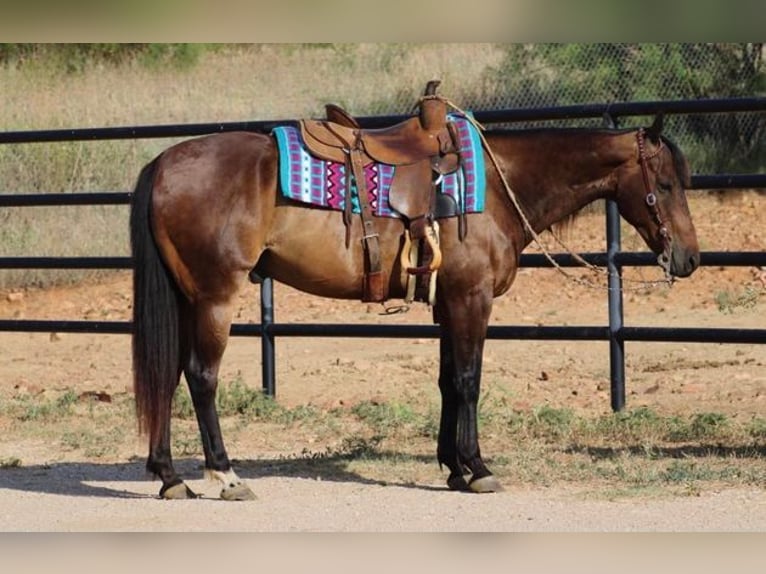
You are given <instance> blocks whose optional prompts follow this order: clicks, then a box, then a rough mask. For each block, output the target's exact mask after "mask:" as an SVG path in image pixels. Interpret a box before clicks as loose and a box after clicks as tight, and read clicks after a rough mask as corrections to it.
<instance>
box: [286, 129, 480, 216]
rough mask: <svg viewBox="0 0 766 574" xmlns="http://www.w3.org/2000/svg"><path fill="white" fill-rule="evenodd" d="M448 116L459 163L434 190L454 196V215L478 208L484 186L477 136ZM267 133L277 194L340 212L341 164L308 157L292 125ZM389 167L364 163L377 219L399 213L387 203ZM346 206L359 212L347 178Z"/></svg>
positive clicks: (343, 183)
mask: <svg viewBox="0 0 766 574" xmlns="http://www.w3.org/2000/svg"><path fill="white" fill-rule="evenodd" d="M448 120H449V121H450V122H453V123H454V125H455V127H456V128H457V134H458V138H459V140H460V164H461V166H460V169H458V170H457V171H455V172H454V173H451V174H448V175H445V176H443V177H442V179H441V182H440V183H439V185H438V190H439V191H440V192H441V193H443V194H446V195H448V196H449V197H451V198H452V199H453V200H454V202H455V204H456V206H457V214H465V213H478V212H481V211H483V210H484V193H485V187H486V181H485V175H484V154H483V151H482V146H481V138H480V136H479V134H478V132H477V130H476V127H474V125H473V124H472V123H471V122H469V121H468V120H466V119H465V118H464V117H463V116H460V115H456V114H450V115H449V116H448ZM272 133H273V135H274V137H275V138H276V141H277V146H278V149H279V182H280V188H281V191H282V194H283V195H284V196H285V197H287V198H288V199H292V200H294V201H299V202H302V203H307V204H311V205H314V206H318V207H325V208H329V209H336V210H341V211H342V210H343V208H344V206H345V201H346V198H345V194H346V187H347V186H346V178H347V177H349V176H350V175H351V174H347V173H346V166H345V165H344V164H343V163H335V162H331V161H325V160H321V159H318V158H316V157H313V156H311V155H310V154H309V153H308V151H307V150H306V148H305V146H304V145H303V141H302V139H301V134H300V131H299V130H298V129H297V128H295V127H292V126H280V127H277V128H275V129H274V130H273V132H272ZM395 169H396V168H395V166H392V165H387V164H382V163H374V162H373V163H369V164H367V165H366V166H364V172H365V175H366V177H367V182H366V183H367V190H368V193H369V203H370V207H371V209H372V211H373V213H374V214H375V215H376V216H378V217H401V215H400V214H399V213H397V212H396V210H394V209H393V208H392V207H391V206H390V204H389V202H388V193H389V190H390V188H391V181H392V179H393V176H394V171H395ZM351 206H352V210H353V211H354V212H355V213H359V199H358V196H357V192H356V185H355V184H354V182H353V177H352V182H351Z"/></svg>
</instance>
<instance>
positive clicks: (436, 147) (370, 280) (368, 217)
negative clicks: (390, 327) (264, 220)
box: [300, 80, 460, 303]
mask: <svg viewBox="0 0 766 574" xmlns="http://www.w3.org/2000/svg"><path fill="white" fill-rule="evenodd" d="M439 83H440V82H439V81H438V80H432V81H430V82H428V84H427V85H426V89H425V92H424V95H423V97H422V98H421V100H420V110H419V114H418V115H417V116H413V117H411V118H408V119H406V120H404V121H402V122H401V123H398V124H396V125H393V126H390V127H385V128H380V129H362V128H361V127H360V126H359V123H358V122H357V121H356V120H355V119H354V118H353V117H352V116H351V115H350V114H349V113H348V112H346V111H345V110H344V109H343V108H341V107H339V106H337V105H335V104H328V105H327V106H326V112H327V119H326V120H301V121H300V130H301V135H302V137H303V141H304V143H305V145H306V147H307V148H308V150H309V152H310V153H312V154H313V155H315V156H316V157H319V158H321V159H324V160H326V161H332V162H339V163H344V164H345V165H346V173H347V174H352V175H353V178H354V181H355V182H356V189H357V194H358V199H359V207H360V215H361V220H362V227H363V237H362V244H363V247H364V253H365V276H364V290H363V297H362V300H363V301H368V302H381V301H384V300H385V299H386V297H387V294H388V283H389V278H388V277H387V276H386V272H385V271H384V270H383V269H382V267H381V261H380V244H379V236H378V233H377V232H376V231H375V222H374V219H373V214H372V209H371V207H370V204H369V198H368V189H367V183H366V177H365V172H364V167H365V166H366V165H368V164H369V163H371V162H378V163H384V164H388V165H392V166H395V169H394V176H393V180H392V182H391V189H390V192H389V203H390V205H391V207H392V208H393V209H394V210H396V211H397V212H398V213H399V214H401V216H402V218H403V219H404V221H405V226H406V228H407V229H406V231H405V236H404V247H403V249H402V255H401V265H402V269H405V270H406V271H407V273H408V286H407V297H406V298H405V300H407V301H408V302H409V301H412V300H413V299H414V298H416V297H418V298H421V299H424V300H425V298H426V297H425V296H424V295H423V290H424V289H426V290H427V291H428V301H429V302H430V303H433V297H434V289H435V277H436V270H437V269H438V268H439V266H440V265H441V252H440V250H439V239H438V224H437V223H436V221H435V219H436V211H437V194H436V183H435V179H434V178H437V180H438V178H439V176H440V175H445V174H448V173H452V172H453V171H455V170H456V169H458V167H459V166H460V155H459V151H458V150H459V145H458V143H457V142H458V139H457V135H456V133H455V131H454V128H453V126H452V124H450V123H449V122H448V121H447V103H446V101H445V100H444V99H443V98H441V97H439V96H437V95H436V88H437V87H438V85H439ZM346 179H347V188H346V195H345V197H346V201H345V205H344V213H343V221H344V223H345V225H346V246H348V244H349V225H350V223H351V203H352V202H351V201H350V197H351V178H350V177H347V178H346ZM416 290H417V293H416Z"/></svg>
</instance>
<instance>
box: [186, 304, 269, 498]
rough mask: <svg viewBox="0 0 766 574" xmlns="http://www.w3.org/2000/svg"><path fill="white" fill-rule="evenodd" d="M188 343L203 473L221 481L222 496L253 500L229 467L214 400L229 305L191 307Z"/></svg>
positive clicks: (189, 379) (189, 377)
mask: <svg viewBox="0 0 766 574" xmlns="http://www.w3.org/2000/svg"><path fill="white" fill-rule="evenodd" d="M189 319H190V321H191V329H190V345H189V352H188V354H187V361H186V366H185V368H184V373H185V375H186V381H187V383H188V386H189V392H190V394H191V398H192V404H193V405H194V412H195V415H196V417H197V424H198V426H199V431H200V438H201V440H202V448H203V451H204V454H205V475H206V477H207V478H210V479H217V480H218V481H219V482H220V483H221V484H222V485H223V488H222V490H221V498H222V499H224V500H253V499H255V494H254V493H253V491H252V490H250V488H249V487H248V486H247V484H245V483H244V482H243V481H242V480H241V479H240V478H239V477H238V476H237V474H236V473H235V472H234V470H233V469H232V467H231V462H230V460H229V457H228V454H227V452H226V448H225V446H224V441H223V435H222V433H221V426H220V422H219V418H218V411H217V409H216V404H215V396H216V391H217V389H218V371H219V367H220V364H221V359H222V357H223V352H224V350H225V348H226V343H227V341H228V337H229V329H230V327H231V308H230V305H229V304H228V303H225V304H204V305H198V306H197V307H196V308H195V309H190V317H189Z"/></svg>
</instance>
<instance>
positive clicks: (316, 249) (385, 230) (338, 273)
mask: <svg viewBox="0 0 766 574" xmlns="http://www.w3.org/2000/svg"><path fill="white" fill-rule="evenodd" d="M357 219H358V217H355V218H354V221H352V224H351V229H350V240H349V244H348V247H347V246H346V228H345V226H344V224H343V219H342V215H341V213H339V212H337V211H325V210H319V209H313V208H306V207H301V206H292V205H289V206H281V207H278V208H277V210H276V212H275V217H274V225H273V226H272V228H271V233H270V237H269V240H268V241H267V242H266V249H265V251H264V254H263V255H262V257H261V259H260V261H259V263H258V265H257V267H256V270H257V271H258V273H259V274H261V275H265V276H269V277H272V278H273V279H275V280H276V281H279V282H280V283H285V284H286V285H290V286H291V287H294V288H296V289H299V290H301V291H305V292H307V293H311V294H313V295H319V296H322V297H331V298H336V299H361V297H362V284H363V283H362V282H363V275H364V252H363V249H362V242H361V237H362V235H361V224H360V223H359V222H358V221H357ZM375 224H376V228H377V230H378V233H379V234H380V254H381V262H382V267H383V269H384V271H385V272H386V273H387V274H388V276H389V278H393V280H391V281H389V293H390V295H389V296H390V297H401V296H402V295H403V293H404V291H403V287H402V286H401V281H400V279H399V274H400V267H399V266H398V254H399V250H400V236H401V231H402V229H403V225H402V223H401V222H399V221H397V220H387V219H376V220H375Z"/></svg>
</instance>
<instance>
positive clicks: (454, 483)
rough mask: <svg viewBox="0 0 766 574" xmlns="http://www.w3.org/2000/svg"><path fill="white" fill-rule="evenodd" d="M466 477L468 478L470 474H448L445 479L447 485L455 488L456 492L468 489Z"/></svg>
mask: <svg viewBox="0 0 766 574" xmlns="http://www.w3.org/2000/svg"><path fill="white" fill-rule="evenodd" d="M468 478H470V475H466V476H463V475H460V474H457V475H455V476H450V477H449V478H448V479H447V487H448V488H449V489H450V490H456V491H458V492H467V491H469V490H470V489H469V487H468V480H467V479H468Z"/></svg>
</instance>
